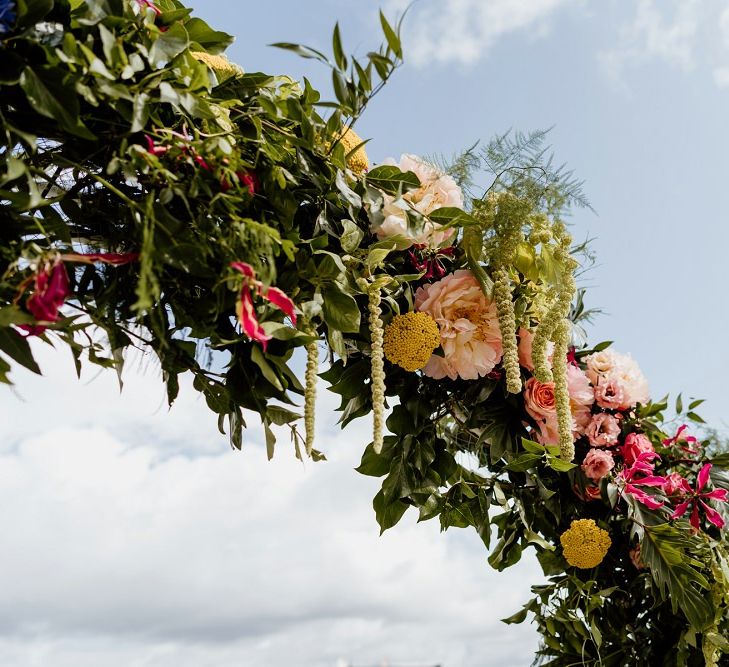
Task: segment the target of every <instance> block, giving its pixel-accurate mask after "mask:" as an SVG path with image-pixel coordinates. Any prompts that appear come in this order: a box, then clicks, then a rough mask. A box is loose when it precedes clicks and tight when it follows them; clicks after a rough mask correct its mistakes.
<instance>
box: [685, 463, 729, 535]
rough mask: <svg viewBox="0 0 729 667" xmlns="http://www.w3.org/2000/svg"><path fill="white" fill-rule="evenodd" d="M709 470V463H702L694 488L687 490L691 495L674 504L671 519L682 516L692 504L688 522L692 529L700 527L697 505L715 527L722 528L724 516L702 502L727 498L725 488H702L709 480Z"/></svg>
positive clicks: (721, 501)
mask: <svg viewBox="0 0 729 667" xmlns="http://www.w3.org/2000/svg"><path fill="white" fill-rule="evenodd" d="M710 472H711V463H706V464H704V467H703V468H701V470H700V471H699V474H698V476H697V478H696V489H695V490H693V489H689V492H690V493H691V497H690V498H689V499H688V500H686V501H684V502H682V503H679V504H678V505H676V509H675V511H674V512H673V514H671V518H672V519H678V518H679V517H682V516H683V515H684V514H686V512H687V511H688V508H689V507H690V506H691V505H693V510H692V512H691V517H690V519H689V523H690V524H691V525H692V526H693V528H694V530H699V528H700V521H699V505H700V506H701V507H703V509H704V513H705V514H706V518H707V519H708V520H709V521H710V522H711V523H713V524H714V525H715V526H716V527H717V528H723V527H724V524H725V521H724V518H723V517H722V516H721V514H719V512H717V511H716V510H715V509H714V508H712V507H710V506H709V505H707V504H706V502H704V501H705V500H710V499H711V500H717V501H719V502H720V503H725V502H727V500H729V498H727V491H726V489H714V490H713V491H703V488H704V487H705V486H706V482H708V481H709V473H710Z"/></svg>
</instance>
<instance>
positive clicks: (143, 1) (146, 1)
mask: <svg viewBox="0 0 729 667" xmlns="http://www.w3.org/2000/svg"><path fill="white" fill-rule="evenodd" d="M137 2H138V3H139V4H140V5H141V6H142V7H149V8H150V9H151V10H152V11H153V12H154V15H155V16H160V15H161V14H162V10H161V9H160V8H159V7H157V5H155V4H154V3H153V2H151V0H137Z"/></svg>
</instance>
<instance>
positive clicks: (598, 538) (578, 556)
mask: <svg viewBox="0 0 729 667" xmlns="http://www.w3.org/2000/svg"><path fill="white" fill-rule="evenodd" d="M559 541H560V542H561V543H562V553H563V554H564V557H565V558H566V559H567V562H568V563H569V564H570V565H573V566H574V567H579V568H581V569H583V570H589V569H590V568H593V567H597V566H598V565H599V564H600V563H602V560H603V558H605V555H606V554H607V552H608V549H609V548H610V545H611V544H612V541H611V540H610V535H608V532H607V531H606V530H603V529H602V528H600V527H599V526H598V525H597V524H596V523H595V522H594V521H593V520H592V519H577V520H575V521H573V522H572V525H571V526H570V527H569V528H568V529H567V530H565V531H564V533H562V535H561V536H560V538H559Z"/></svg>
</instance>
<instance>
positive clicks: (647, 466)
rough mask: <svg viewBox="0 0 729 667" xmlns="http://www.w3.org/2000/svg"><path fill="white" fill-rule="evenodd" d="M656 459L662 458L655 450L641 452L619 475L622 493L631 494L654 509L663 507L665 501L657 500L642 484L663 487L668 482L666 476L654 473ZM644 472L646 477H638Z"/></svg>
mask: <svg viewBox="0 0 729 667" xmlns="http://www.w3.org/2000/svg"><path fill="white" fill-rule="evenodd" d="M654 459H660V457H659V456H658V454H656V453H655V452H643V453H641V454H639V455H638V456H637V457H636V459H635V462H634V463H633V465H632V466H630V468H624V469H623V470H622V471H620V473H619V474H618V476H617V482H618V485H619V486H622V491H621V494H626V493H627V494H630V495H631V496H633V498H635V499H636V500H637V501H638V502H641V503H643V504H644V505H645V506H646V507H648V508H649V509H652V510H657V509H658V508H659V507H663V501H659V500H656V499H655V497H653V496H652V495H651V494H649V493H646V492H645V491H644V490H643V489H640V488H638V487H640V486H653V487H657V486H659V487H663V485H664V484H665V483H666V478H665V477H659V476H658V475H654V474H653V463H652V461H653V460H654ZM639 474H642V475H645V476H644V477H637V475H639Z"/></svg>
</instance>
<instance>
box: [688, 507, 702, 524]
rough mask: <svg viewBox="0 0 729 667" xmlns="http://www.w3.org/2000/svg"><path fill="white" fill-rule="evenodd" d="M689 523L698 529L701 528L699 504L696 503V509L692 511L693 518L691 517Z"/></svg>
mask: <svg viewBox="0 0 729 667" xmlns="http://www.w3.org/2000/svg"><path fill="white" fill-rule="evenodd" d="M689 523H690V524H691V525H692V526H693V527H694V528H695V529H696V530H700V529H701V522H700V521H699V506H698V505H694V511H693V512H691V518H690V519H689Z"/></svg>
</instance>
